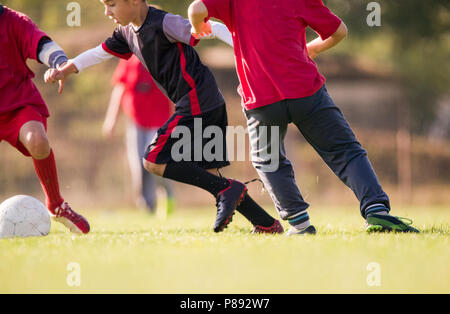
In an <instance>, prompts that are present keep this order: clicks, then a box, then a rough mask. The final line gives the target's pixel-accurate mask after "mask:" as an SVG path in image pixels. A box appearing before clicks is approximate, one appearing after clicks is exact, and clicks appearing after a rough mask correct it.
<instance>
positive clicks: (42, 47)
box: [37, 37, 68, 68]
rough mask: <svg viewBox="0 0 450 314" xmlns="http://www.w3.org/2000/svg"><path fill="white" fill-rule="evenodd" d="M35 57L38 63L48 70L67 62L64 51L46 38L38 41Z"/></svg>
mask: <svg viewBox="0 0 450 314" xmlns="http://www.w3.org/2000/svg"><path fill="white" fill-rule="evenodd" d="M37 56H38V61H40V62H42V63H43V64H45V65H46V66H48V67H49V68H58V67H60V66H62V65H64V64H65V63H66V62H67V61H68V58H67V56H66V54H65V52H64V50H63V49H62V48H61V47H60V46H59V45H58V44H57V43H55V42H54V41H52V40H51V39H50V38H48V37H44V38H42V39H41V40H40V41H39V45H38V49H37Z"/></svg>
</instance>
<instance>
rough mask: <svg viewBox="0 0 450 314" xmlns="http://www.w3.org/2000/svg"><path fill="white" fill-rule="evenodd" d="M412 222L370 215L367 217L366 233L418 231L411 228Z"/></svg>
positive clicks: (399, 218) (387, 216) (398, 218)
mask: <svg viewBox="0 0 450 314" xmlns="http://www.w3.org/2000/svg"><path fill="white" fill-rule="evenodd" d="M411 225H412V220H411V219H408V218H402V217H394V216H391V215H377V214H372V215H370V216H368V217H367V226H366V231H367V232H368V233H373V232H391V231H394V232H413V233H419V232H420V231H419V230H417V229H416V228H414V227H412V226H411Z"/></svg>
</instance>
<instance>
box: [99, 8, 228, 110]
mask: <svg viewBox="0 0 450 314" xmlns="http://www.w3.org/2000/svg"><path fill="white" fill-rule="evenodd" d="M196 44H197V40H195V39H194V38H193V37H192V35H191V25H190V23H189V21H188V20H186V19H184V18H183V17H181V16H178V15H173V14H170V13H167V12H165V11H162V10H158V9H155V8H153V7H149V11H148V14H147V18H146V19H145V21H144V23H143V25H142V26H141V27H140V28H139V29H138V30H135V29H134V28H133V26H132V25H131V24H130V25H127V26H119V27H118V28H116V29H115V31H114V33H113V35H112V37H110V38H108V39H107V40H106V41H105V42H104V43H103V45H102V47H103V49H104V50H105V51H107V52H108V53H110V54H112V55H114V56H117V57H120V58H123V59H128V58H130V57H131V55H132V54H135V55H136V56H137V57H138V58H139V59H140V60H141V62H142V64H144V65H145V66H146V67H147V69H148V71H149V72H150V74H151V75H152V77H153V78H154V80H155V81H156V83H157V84H158V86H159V87H160V88H161V90H162V91H163V92H165V94H166V95H167V96H168V97H169V98H170V99H171V100H172V102H174V103H175V110H176V112H177V114H179V115H183V116H189V115H193V116H196V115H200V114H201V113H203V112H207V111H210V110H213V109H215V108H217V107H220V106H222V105H223V104H224V103H225V100H224V98H223V96H222V94H221V92H220V91H219V88H218V87H217V83H216V80H215V79H214V76H213V74H212V73H211V71H210V70H209V69H208V67H206V66H205V65H204V64H202V62H201V61H200V58H199V56H198V54H197V52H196V51H195V49H194V48H193V46H195V45H196Z"/></svg>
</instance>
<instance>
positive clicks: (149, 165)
mask: <svg viewBox="0 0 450 314" xmlns="http://www.w3.org/2000/svg"><path fill="white" fill-rule="evenodd" d="M143 162H144V168H145V170H147V171H148V172H150V173H151V174H154V175H157V176H160V177H162V176H163V174H164V170H165V168H166V165H160V164H155V163H153V162H150V161H148V160H144V161H143Z"/></svg>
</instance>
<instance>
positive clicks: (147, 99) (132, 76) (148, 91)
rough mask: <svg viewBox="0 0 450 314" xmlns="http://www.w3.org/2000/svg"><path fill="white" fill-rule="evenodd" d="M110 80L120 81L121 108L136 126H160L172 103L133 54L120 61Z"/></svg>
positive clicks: (167, 117)
mask: <svg viewBox="0 0 450 314" xmlns="http://www.w3.org/2000/svg"><path fill="white" fill-rule="evenodd" d="M112 80H113V83H114V84H117V83H122V84H124V86H125V90H124V93H123V96H122V108H123V111H124V112H125V114H126V115H127V116H128V117H130V118H131V119H132V120H133V121H135V122H136V124H137V125H139V126H141V127H144V128H159V127H161V126H162V125H163V124H164V123H165V122H166V121H167V120H168V119H169V117H170V115H171V114H172V102H171V101H170V100H169V99H168V98H167V97H166V96H165V95H164V94H163V93H162V92H161V91H160V89H159V88H158V86H157V85H156V83H155V82H154V80H153V78H152V77H151V75H150V73H149V72H148V71H147V69H146V68H145V67H144V66H143V65H142V63H141V62H140V61H139V59H138V58H137V57H136V56H133V57H131V58H130V59H129V60H128V61H126V60H120V62H119V65H118V66H117V68H116V71H115V73H114V76H113V79H112Z"/></svg>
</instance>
